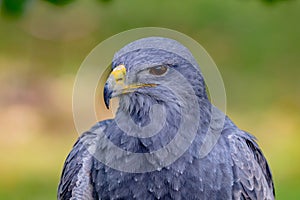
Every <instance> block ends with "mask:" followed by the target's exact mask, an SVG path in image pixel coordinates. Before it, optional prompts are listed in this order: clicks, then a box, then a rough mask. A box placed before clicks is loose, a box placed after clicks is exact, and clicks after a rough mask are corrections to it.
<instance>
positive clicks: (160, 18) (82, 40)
mask: <svg viewBox="0 0 300 200" xmlns="http://www.w3.org/2000/svg"><path fill="white" fill-rule="evenodd" d="M0 4H2V5H1V17H0V94H1V96H0V199H30V200H35V199H36V200H44V199H45V200H47V199H55V198H56V188H57V184H58V181H59V177H60V173H61V170H62V166H63V162H64V159H65V157H66V156H67V154H68V152H69V151H70V149H71V147H72V145H73V143H74V142H75V141H76V138H77V137H78V134H77V133H76V131H75V128H74V124H73V118H72V105H71V103H72V87H73V83H74V79H75V75H76V72H77V70H78V68H79V66H80V64H81V62H82V61H83V60H84V58H85V56H87V54H88V53H89V52H90V51H91V50H92V48H94V47H95V46H96V45H97V44H98V43H100V42H101V41H103V40H104V39H106V38H108V37H110V36H112V35H114V34H116V33H119V32H121V31H124V30H127V29H131V28H136V27H145V26H155V27H165V28H170V29H174V30H177V31H180V32H183V33H185V34H187V35H189V36H190V37H192V38H194V39H195V40H197V41H198V42H199V43H200V44H201V45H202V46H203V47H204V48H205V49H206V50H207V51H208V52H209V54H210V55H211V56H212V58H213V59H214V61H215V62H216V64H217V65H218V67H219V70H220V72H221V74H222V76H223V79H224V83H225V86H226V90H227V100H228V104H227V106H228V115H229V116H230V117H231V118H232V119H233V120H234V121H235V122H236V123H237V125H238V126H239V127H240V128H242V129H244V130H246V131H249V132H251V133H253V134H254V135H255V136H256V137H257V138H258V139H259V141H258V142H259V144H260V146H261V147H262V149H263V152H264V153H265V156H266V157H267V159H268V161H269V164H270V166H271V168H272V172H273V176H274V180H275V187H276V193H277V199H300V170H299V169H300V158H299V155H300V154H299V153H300V146H299V143H300V135H299V134H300V115H299V113H300V92H299V87H300V80H299V79H300V66H299V63H300V55H299V53H300V37H299V36H300V26H299V19H300V3H299V1H297V0H287V1H280V0H278V1H272V0H264V1H262V0H226V1H222V0H201V1H199V0H188V1H173V0H164V1H159V0H152V1H140V0H123V1H121V0H112V1H107V0H106V1H97V0H90V1H83V0H81V1H79V0H77V1H71V0H69V1H68V0H65V1H59V0H48V2H47V1H46V0H31V1H30V0H29V1H25V0H2V1H1V0H0ZM99 104H102V102H99ZM100 109H103V112H104V110H105V109H104V108H103V107H101V106H100Z"/></svg>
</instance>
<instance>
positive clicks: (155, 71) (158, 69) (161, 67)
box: [149, 65, 168, 76]
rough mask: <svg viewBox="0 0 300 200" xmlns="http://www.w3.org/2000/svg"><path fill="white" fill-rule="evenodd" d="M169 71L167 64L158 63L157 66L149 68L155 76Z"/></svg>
mask: <svg viewBox="0 0 300 200" xmlns="http://www.w3.org/2000/svg"><path fill="white" fill-rule="evenodd" d="M167 71H168V67H167V66H165V65H158V66H155V67H151V68H149V73H150V74H152V75H155V76H161V75H163V74H165V73H166V72H167Z"/></svg>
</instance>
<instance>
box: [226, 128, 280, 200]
mask: <svg viewBox="0 0 300 200" xmlns="http://www.w3.org/2000/svg"><path fill="white" fill-rule="evenodd" d="M228 138H229V141H230V148H231V157H232V160H233V166H232V168H233V172H234V184H233V199H252V200H254V199H263V200H272V199H274V198H275V191H274V185H273V181H272V174H271V171H270V168H269V166H268V163H267V161H266V159H265V157H264V155H263V153H262V151H261V150H260V148H259V147H258V145H257V143H256V142H255V139H254V137H253V136H251V135H250V134H247V133H245V132H242V133H241V134H231V135H229V136H228Z"/></svg>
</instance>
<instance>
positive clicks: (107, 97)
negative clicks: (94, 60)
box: [103, 84, 112, 109]
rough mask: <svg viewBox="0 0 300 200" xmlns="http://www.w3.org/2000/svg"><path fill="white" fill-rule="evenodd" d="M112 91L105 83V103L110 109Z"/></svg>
mask: <svg viewBox="0 0 300 200" xmlns="http://www.w3.org/2000/svg"><path fill="white" fill-rule="evenodd" d="M111 95H112V91H111V90H109V88H108V85H107V84H105V86H104V92H103V97H104V103H105V106H106V108H107V109H109V102H110V99H111Z"/></svg>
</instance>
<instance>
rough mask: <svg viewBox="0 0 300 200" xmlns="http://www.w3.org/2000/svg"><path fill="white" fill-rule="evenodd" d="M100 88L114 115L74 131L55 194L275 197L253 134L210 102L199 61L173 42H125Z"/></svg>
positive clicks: (89, 196)
mask: <svg viewBox="0 0 300 200" xmlns="http://www.w3.org/2000/svg"><path fill="white" fill-rule="evenodd" d="M103 90H104V93H103V97H104V102H105V105H106V107H107V108H110V106H111V105H110V104H111V103H110V101H111V99H112V98H118V99H119V102H118V108H117V110H116V113H115V117H114V118H113V119H107V120H103V121H99V122H97V123H96V124H95V125H94V126H93V127H92V128H91V129H90V130H88V131H86V132H84V133H83V134H82V135H81V136H80V137H79V138H78V140H77V142H76V143H75V144H74V146H73V149H72V150H71V152H70V153H69V155H68V156H67V158H66V160H65V163H64V167H63V170H62V174H61V178H60V182H59V186H58V191H57V199H59V200H66V199H85V200H89V199H138V200H139V199H143V200H144V199H147V200H148V199H150V200H152V199H176V200H177V199H189V200H193V199H195V200H196V199H201V200H202V199H210V200H214V199H218V200H225V199H226V200H227V199H244V200H246V199H247V200H254V199H264V200H272V199H275V189H274V184H273V179H272V173H271V170H270V167H269V165H268V163H267V160H266V158H265V156H264V155H263V153H262V150H261V149H260V147H259V146H258V143H257V142H256V138H255V137H254V136H253V135H251V134H250V133H248V132H246V131H243V130H241V129H239V128H238V127H237V126H236V125H235V124H234V122H233V121H232V120H231V119H230V118H229V117H228V116H227V115H226V114H225V113H223V112H222V111H220V110H219V109H218V108H217V107H215V106H214V105H212V103H211V101H210V99H209V96H208V92H207V89H206V85H205V81H204V78H203V74H202V72H201V69H200V67H199V66H198V63H197V62H196V60H195V59H194V57H193V55H192V53H191V52H190V51H189V49H188V48H187V47H185V46H184V45H182V44H181V43H179V42H178V41H176V40H174V39H170V38H166V37H146V38H142V39H138V40H135V41H133V42H131V43H129V44H127V45H125V46H124V47H123V48H121V49H120V50H119V51H118V52H116V53H115V56H114V57H113V59H112V62H111V73H110V75H109V76H108V78H107V81H106V83H105V85H104V89H103ZM214 113H217V115H215V116H217V118H216V119H215V118H214V117H213V116H214ZM220 116H221V119H223V120H219V119H220ZM214 133H217V137H215V142H213V143H212V144H208V143H209V140H207V138H209V137H211V136H212V135H213V134H214ZM174 141H175V142H174ZM207 146H211V148H208V149H209V151H207V152H206V153H201V152H203V151H202V150H203V148H204V147H207ZM204 149H205V148H204ZM206 149H207V148H206Z"/></svg>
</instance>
